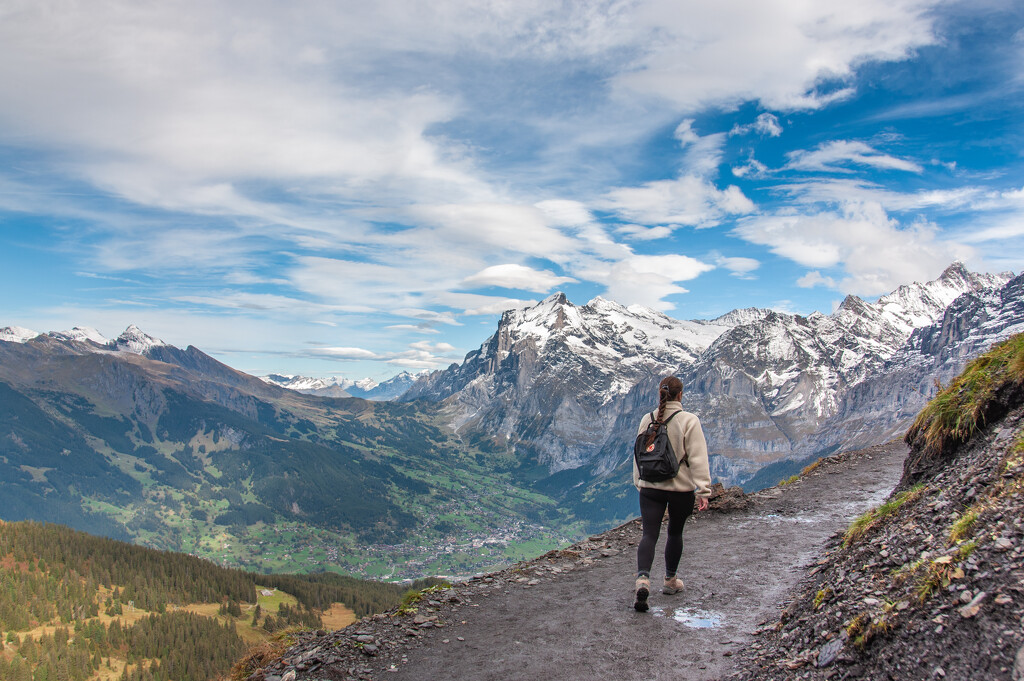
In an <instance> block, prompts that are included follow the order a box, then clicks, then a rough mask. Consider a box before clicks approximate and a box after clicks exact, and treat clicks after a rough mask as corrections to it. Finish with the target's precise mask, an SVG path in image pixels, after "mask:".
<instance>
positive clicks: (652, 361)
mask: <svg viewBox="0 0 1024 681" xmlns="http://www.w3.org/2000/svg"><path fill="white" fill-rule="evenodd" d="M769 314H770V312H769V311H767V310H756V309H751V310H740V311H736V312H734V313H731V314H730V316H728V317H724V318H721V319H716V320H711V321H678V320H674V319H671V318H669V317H667V316H665V315H663V314H661V313H659V312H655V311H654V310H649V309H645V308H642V307H636V306H634V307H628V308H627V307H624V306H622V305H619V304H617V303H613V302H611V301H607V300H604V299H601V298H596V299H594V300H592V301H591V302H590V303H588V304H587V305H584V306H582V307H577V306H575V305H573V304H572V303H570V302H569V301H568V300H566V298H565V296H564V295H563V294H557V295H554V296H551V297H550V298H548V299H546V300H544V301H542V302H541V303H539V304H538V305H536V306H535V307H532V308H528V309H525V310H514V311H509V312H506V313H505V314H504V315H503V316H502V318H501V321H500V323H499V324H498V329H497V331H496V332H495V333H494V335H492V336H491V337H490V338H489V339H488V340H487V341H486V342H485V343H484V344H483V345H482V346H481V347H480V349H479V350H476V351H474V352H472V353H470V354H469V355H467V356H466V359H465V361H464V362H463V363H462V364H461V365H455V364H453V365H452V366H451V367H449V368H448V369H447V370H444V371H439V372H434V373H433V374H430V375H429V376H425V377H423V378H421V379H420V380H419V381H417V382H416V383H415V384H413V386H412V387H411V388H410V389H409V391H408V392H406V393H405V395H404V396H403V397H402V399H403V400H415V399H427V400H431V401H440V400H446V401H447V404H448V408H449V414H450V418H451V423H452V425H453V426H454V427H455V428H456V429H457V430H459V431H460V432H462V433H467V434H469V435H470V436H472V437H476V438H483V439H487V438H491V439H494V440H496V441H497V442H498V443H499V444H501V445H509V446H511V447H514V448H517V449H525V450H526V451H527V452H528V453H529V455H530V456H532V457H535V460H536V461H537V462H538V463H539V464H540V465H542V466H545V467H547V468H548V469H549V470H550V471H551V472H552V473H556V472H558V471H562V470H566V469H572V468H578V467H580V466H583V465H584V464H587V463H589V462H590V461H591V460H592V459H593V453H594V448H595V443H600V442H603V441H605V440H607V439H608V437H609V436H610V435H611V432H610V428H611V427H613V426H614V424H615V422H616V419H617V417H618V416H619V415H620V413H621V412H622V409H623V408H624V406H625V405H626V404H628V402H625V401H623V398H624V397H625V396H626V395H628V393H629V391H630V390H631V389H632V388H633V387H634V386H635V385H637V384H638V383H640V382H643V381H649V380H650V379H651V377H653V376H656V375H658V374H662V373H665V372H671V371H674V370H675V368H676V367H678V366H680V365H687V364H690V363H692V362H694V361H695V360H696V359H697V357H698V356H699V355H700V354H701V353H702V352H703V351H704V350H705V349H706V348H707V347H708V346H709V345H710V344H711V342H712V341H714V339H715V338H717V337H718V336H719V335H721V334H722V333H723V332H724V331H726V330H728V329H729V328H731V327H732V326H734V325H735V324H737V323H740V322H742V321H751V320H758V319H762V318H764V317H765V316H767V315H769Z"/></svg>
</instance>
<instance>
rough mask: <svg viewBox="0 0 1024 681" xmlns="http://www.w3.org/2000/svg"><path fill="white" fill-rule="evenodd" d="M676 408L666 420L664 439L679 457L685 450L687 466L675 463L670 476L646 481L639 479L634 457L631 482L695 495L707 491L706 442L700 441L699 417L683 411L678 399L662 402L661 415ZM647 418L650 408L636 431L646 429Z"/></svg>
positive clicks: (707, 493) (702, 437) (680, 457)
mask: <svg viewBox="0 0 1024 681" xmlns="http://www.w3.org/2000/svg"><path fill="white" fill-rule="evenodd" d="M676 412H682V413H680V414H679V415H678V416H676V417H675V418H674V419H672V420H671V421H670V422H669V424H668V439H669V441H670V442H671V443H672V449H673V450H674V451H675V453H676V456H677V457H679V459H680V461H681V460H682V457H683V452H686V453H687V454H689V462H690V466H689V467H687V466H686V464H684V463H680V464H679V473H677V474H676V477H674V478H672V479H671V480H663V481H662V482H648V481H647V480H641V479H640V471H639V470H638V469H637V467H636V459H634V460H633V485H634V486H635V487H636V488H637V489H640V488H641V487H653V488H655V489H666V490H672V491H676V492H690V491H695V492H696V493H697V496H698V497H706V496H710V495H711V471H710V469H709V466H708V445H707V442H705V441H704V431H703V430H701V428H700V419H698V418H697V417H696V416H695V415H693V414H691V413H690V412H688V411H683V405H682V404H681V403H680V402H679V401H678V400H674V401H669V402H666V403H665V416H664V418H665V419H668V417H669V416H671V415H672V414H674V413H676ZM650 422H651V412H647V414H646V415H645V416H644V417H643V419H641V421H640V427H639V428H638V429H637V431H636V432H637V435H639V434H640V433H642V432H644V431H645V430H647V426H648V425H649V424H650Z"/></svg>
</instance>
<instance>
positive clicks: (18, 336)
mask: <svg viewBox="0 0 1024 681" xmlns="http://www.w3.org/2000/svg"><path fill="white" fill-rule="evenodd" d="M40 336H45V337H47V338H52V339H53V340H56V341H64V342H73V343H83V344H85V345H84V346H79V347H78V348H77V350H76V351H77V352H81V351H83V350H84V351H86V352H130V353H133V354H136V355H145V354H146V353H147V352H148V351H150V350H152V349H154V348H160V347H173V346H170V345H168V344H167V343H165V342H163V341H162V340H160V339H159V338H154V337H153V336H150V335H148V334H147V333H145V332H144V331H142V329H140V328H139V327H137V326H135V325H134V324H131V325H130V326H129V327H128V328H127V329H125V330H124V333H122V334H121V335H120V336H118V337H117V338H116V339H114V340H110V339H109V338H107V337H106V336H104V335H103V334H102V333H100V332H99V331H97V330H96V329H94V328H92V327H90V326H76V327H74V328H72V329H71V330H69V331H50V332H48V333H45V334H41V333H36V332H35V331H30V330H28V329H25V328H22V327H20V326H8V327H4V328H2V329H0V341H9V342H15V343H26V342H28V341H30V340H32V339H34V338H38V337H40Z"/></svg>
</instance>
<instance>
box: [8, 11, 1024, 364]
mask: <svg viewBox="0 0 1024 681" xmlns="http://www.w3.org/2000/svg"><path fill="white" fill-rule="evenodd" d="M846 5H849V6H846ZM0 92H3V93H4V96H2V97H0V285H2V287H3V290H4V291H5V295H4V305H3V307H2V314H0V326H3V325H20V326H26V327H29V328H32V329H35V330H37V331H48V330H59V329H65V328H70V327H71V326H74V325H84V326H93V327H96V328H98V329H99V330H100V331H101V332H103V333H104V334H106V335H108V336H115V335H117V334H118V333H119V332H120V331H121V330H123V328H124V327H125V326H127V325H128V324H129V323H136V324H138V325H139V326H141V327H142V328H143V329H144V330H146V331H147V332H149V333H151V334H153V335H156V336H158V337H161V338H163V339H164V340H166V341H168V342H171V343H174V344H175V345H179V346H182V347H184V346H186V345H189V344H193V345H196V346H197V347H199V348H201V349H203V350H205V351H207V352H209V353H210V354H213V355H214V356H216V357H217V358H219V359H221V360H223V361H225V362H227V363H228V364H230V365H232V366H235V367H237V368H239V369H242V370H244V371H248V372H251V373H268V372H282V373H296V374H297V373H301V374H305V375H318V376H326V375H341V376H345V377H348V378H361V377H364V376H370V377H374V378H377V379H381V378H385V377H387V376H390V375H393V374H394V373H396V372H398V371H400V370H402V369H409V370H414V371H415V370H420V369H424V368H439V367H443V366H446V365H447V364H449V363H451V362H453V361H458V360H460V359H461V357H462V356H463V355H464V354H465V353H466V352H467V351H469V350H471V349H473V348H475V347H477V346H479V344H480V343H481V342H482V341H483V340H484V339H485V338H486V337H487V336H488V335H489V334H490V333H491V332H492V331H493V329H494V326H495V323H496V321H497V319H498V316H499V315H500V312H501V310H503V309H508V308H510V307H516V306H522V305H526V304H529V303H530V302H532V301H536V300H539V299H541V298H543V297H545V296H547V295H549V294H550V293H552V292H554V291H558V290H562V291H565V292H566V293H567V295H568V296H569V298H570V300H572V301H573V302H575V303H577V304H583V303H585V302H587V301H588V300H590V299H591V298H593V297H594V296H597V295H601V296H604V297H606V298H610V299H612V300H616V301H618V302H621V303H624V304H641V305H646V306H649V307H652V308H655V309H659V310H662V311H664V312H666V313H667V314H669V315H670V316H673V317H677V318H710V317H714V316H717V315H719V314H722V313H724V312H727V311H728V310H730V309H733V308H736V307H747V306H760V307H775V308H777V309H782V310H786V311H791V312H798V313H802V314H807V313H810V312H812V311H814V310H821V311H824V312H829V311H831V310H832V309H833V307H834V305H836V304H837V302H838V301H840V300H842V298H843V297H844V296H846V295H847V294H851V293H852V294H856V295H860V296H862V297H864V298H868V299H871V298H873V297H877V296H878V295H880V294H883V293H886V292H888V291H890V290H892V289H894V288H896V287H897V286H899V285H900V284H903V283H909V282H911V281H924V280H928V279H931V278H934V277H935V276H937V275H938V274H939V273H941V271H942V270H943V269H944V268H945V267H946V266H947V265H948V264H949V263H950V262H952V261H953V260H955V259H960V260H962V261H964V262H966V263H967V264H968V266H969V267H971V268H972V269H975V270H978V271H992V272H994V271H1005V270H1012V271H1014V272H1020V271H1021V269H1022V262H1024V161H1022V158H1021V154H1022V149H1024V114H1022V111H1024V96H1022V95H1024V6H1022V5H1021V4H1020V3H1019V2H1011V1H1009V0H1007V1H1003V2H986V1H984V0H983V1H980V2H979V1H972V2H949V1H928V0H863V1H860V2H857V3H842V4H840V3H825V2H796V1H782V0H776V1H769V0H726V1H722V0H716V1H714V2H712V1H707V2H680V1H679V0H676V1H674V2H668V1H665V0H632V1H629V2H619V1H607V2H590V3H579V2H553V1H551V0H546V1H530V0H522V1H520V2H515V3H508V2H481V1H480V0H471V1H470V0H467V1H457V2H453V1H448V0H437V1H435V2H431V3H414V2H395V1H389V0H382V1H380V2H375V3H365V2H358V3H357V2H328V1H326V0H324V1H310V2H297V3H284V2H272V1H255V2H250V3H245V4H244V5H239V4H238V3H228V2H217V1H215V0H214V1H211V0H204V1H202V2H198V1H192V0H182V1H181V2H175V3H166V2H137V1H131V2H129V1H127V0H124V1H122V0H107V1H105V2H103V3H95V2H89V3H86V2H75V1H74V0H67V1H62V2H50V1H48V0H25V1H21V0H6V1H5V2H3V3H0Z"/></svg>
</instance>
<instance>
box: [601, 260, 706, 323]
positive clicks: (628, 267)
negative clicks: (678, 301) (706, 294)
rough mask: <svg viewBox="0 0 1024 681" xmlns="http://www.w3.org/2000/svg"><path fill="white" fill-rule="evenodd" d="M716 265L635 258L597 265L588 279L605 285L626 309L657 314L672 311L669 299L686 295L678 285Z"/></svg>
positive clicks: (608, 293) (685, 290)
mask: <svg viewBox="0 0 1024 681" xmlns="http://www.w3.org/2000/svg"><path fill="white" fill-rule="evenodd" d="M713 269H714V265H709V264H707V263H704V262H701V261H699V260H696V259H695V258H691V257H689V256H685V255H677V254H672V255H635V256H633V257H630V258H627V259H625V260H622V261H619V262H615V263H603V264H595V265H594V266H593V269H591V270H589V271H587V273H586V276H587V277H588V278H589V279H591V280H593V281H598V282H601V283H603V284H604V285H605V286H606V287H607V288H606V297H608V298H610V299H612V300H615V301H618V302H620V303H623V304H625V305H632V304H640V305H644V306H646V307H650V308H652V309H655V310H663V311H664V310H671V309H673V308H674V305H673V304H672V303H669V302H667V301H665V300H664V298H666V297H667V296H670V295H675V294H679V293H686V292H687V289H685V288H683V287H682V286H679V285H678V284H677V282H682V281H689V280H691V279H695V278H696V277H698V276H700V275H701V274H702V273H704V272H708V271H710V270H713Z"/></svg>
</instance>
